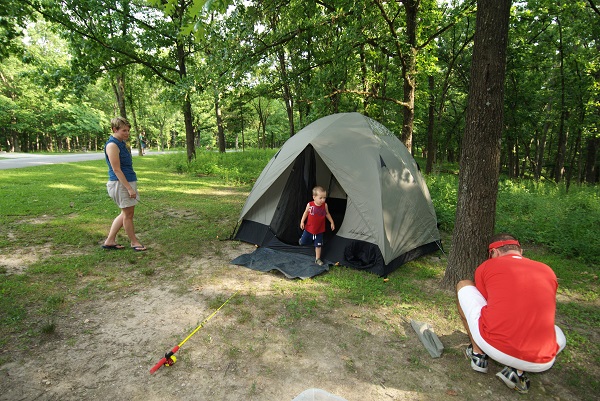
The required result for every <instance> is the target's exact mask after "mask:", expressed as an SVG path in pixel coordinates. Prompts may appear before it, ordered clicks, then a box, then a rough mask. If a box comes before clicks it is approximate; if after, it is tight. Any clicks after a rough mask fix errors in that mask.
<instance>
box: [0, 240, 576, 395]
mask: <svg viewBox="0 0 600 401" xmlns="http://www.w3.org/2000/svg"><path fill="white" fill-rule="evenodd" d="M229 244H231V245H224V246H223V248H222V250H221V251H219V252H218V253H216V254H207V255H205V257H204V258H203V259H200V260H190V261H189V266H186V272H185V273H186V274H185V275H186V277H188V279H187V280H184V281H173V280H152V281H151V282H152V283H154V284H151V285H133V286H132V287H131V288H129V289H124V290H119V291H116V292H110V293H106V294H104V295H102V296H101V297H100V298H99V299H94V300H93V301H88V302H84V303H81V304H78V305H76V306H74V307H72V308H71V309H70V311H69V313H68V314H64V315H62V316H59V318H57V320H56V330H55V332H54V333H53V334H51V335H46V336H43V337H41V339H40V341H39V342H38V343H36V344H35V345H34V346H33V347H31V348H29V349H25V350H20V349H4V350H2V357H3V361H5V363H4V364H3V365H2V366H1V367H0V399H1V400H96V399H102V400H105V399H113V400H144V401H152V400H164V399H170V400H185V401H187V400H231V401H239V400H262V401H270V400H272V401H280V400H281V401H287V400H292V399H293V398H294V397H296V396H297V395H298V394H300V393H301V392H302V391H304V390H306V389H308V388H320V389H324V390H326V391H328V392H330V393H332V394H336V395H338V396H340V397H343V398H345V399H347V400H349V401H382V400H449V399H450V400H452V399H457V400H469V399H473V400H475V399H477V400H479V399H486V400H506V399H510V398H515V399H516V398H518V397H519V396H518V395H516V394H515V393H514V392H512V391H511V390H509V389H507V388H506V387H505V386H504V385H503V384H502V383H501V382H500V381H499V380H497V379H496V378H495V377H494V373H495V372H496V371H497V370H499V369H500V368H501V367H499V366H494V365H493V366H491V369H490V373H489V374H487V375H483V374H480V373H476V372H474V371H472V370H471V369H470V368H469V364H468V361H467V360H466V359H465V357H464V356H463V350H464V347H465V346H466V345H467V337H466V335H465V334H464V332H463V331H462V330H461V328H460V327H459V326H457V325H456V323H452V322H450V321H448V320H444V319H436V320H433V319H434V318H433V317H432V316H430V315H428V314H427V311H420V312H418V314H417V312H415V315H414V316H411V313H412V312H407V314H406V315H405V316H402V317H400V316H399V315H398V313H392V310H390V309H389V308H385V307H368V306H356V305H352V304H343V305H341V306H340V307H339V308H334V309H319V311H318V312H316V313H309V312H308V311H306V310H294V305H295V304H294V302H293V301H294V299H293V294H292V292H291V291H290V290H289V288H290V285H293V284H297V282H293V281H290V280H287V279H285V278H284V277H283V276H282V275H280V274H271V273H268V274H265V273H260V272H255V271H253V270H249V269H246V268H242V267H237V266H233V265H230V264H229V261H230V260H231V259H233V258H234V257H236V256H238V255H239V254H241V253H246V252H251V251H252V250H253V247H251V246H247V245H240V244H237V243H229ZM399 274H401V273H399ZM393 279H401V276H395V275H394V276H391V278H390V280H393ZM426 288H427V290H426V291H434V288H435V286H434V285H433V284H432V283H427V285H426ZM236 291H237V295H236V296H235V297H234V298H233V299H232V300H231V301H230V302H229V303H228V304H227V305H226V306H225V307H223V308H222V309H221V310H220V311H219V312H218V313H217V315H215V316H214V317H213V318H212V319H211V320H209V321H208V322H207V323H206V324H205V326H204V327H203V328H202V329H201V330H200V331H198V332H197V334H196V335H195V336H193V337H192V338H191V339H190V340H189V341H188V342H186V343H185V344H184V346H183V347H182V348H181V349H180V351H179V352H177V353H176V356H177V362H176V364H175V365H173V366H171V367H162V368H161V369H159V370H158V371H157V372H156V373H155V374H154V375H150V374H149V369H150V368H151V367H152V366H153V365H154V364H155V363H156V362H157V361H158V360H159V359H160V358H161V357H162V356H163V355H164V353H165V352H167V351H169V350H170V349H171V348H172V347H173V346H175V345H176V344H178V343H179V342H180V341H182V340H183V339H184V338H185V337H186V336H187V335H188V334H189V333H191V332H192V330H193V329H194V328H195V327H197V326H198V324H199V323H200V322H202V320H203V319H205V318H206V317H208V316H209V315H210V314H211V313H212V312H214V310H215V309H216V307H218V305H219V304H220V303H222V302H223V301H224V300H225V299H227V298H228V297H229V296H231V295H232V294H234V293H235V292H236ZM323 297H325V295H323ZM325 301H326V299H325V298H323V299H319V303H324V302H325ZM428 316H429V317H428ZM411 318H415V319H416V320H426V321H427V320H428V319H429V321H428V322H429V323H430V324H431V325H432V326H433V327H434V329H435V331H436V333H437V334H438V336H439V338H440V340H441V341H442V343H443V344H444V347H445V350H444V354H443V355H442V357H441V358H438V359H433V358H431V357H430V356H429V354H428V353H427V352H426V351H425V349H424V348H423V346H422V345H421V343H420V342H419V340H418V337H417V336H416V334H415V333H414V331H413V330H412V328H411V327H410V325H409V324H408V323H407V322H408V320H409V319H411ZM9 346H10V345H9ZM531 376H532V390H531V391H530V394H528V395H527V396H524V397H523V399H527V400H548V399H554V400H578V399H579V398H578V397H577V396H576V395H574V394H572V393H571V392H570V391H569V390H568V389H567V388H565V387H563V386H561V384H560V380H559V378H558V373H557V372H555V371H553V370H550V371H549V372H546V373H543V374H537V375H531Z"/></svg>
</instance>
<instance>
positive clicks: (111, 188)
mask: <svg viewBox="0 0 600 401" xmlns="http://www.w3.org/2000/svg"><path fill="white" fill-rule="evenodd" d="M110 125H111V128H112V132H113V134H112V135H111V136H110V137H109V138H108V141H107V142H106V145H105V146H104V155H105V158H106V164H107V165H108V182H107V183H106V188H107V189H108V195H109V196H110V197H111V199H112V200H114V201H115V203H116V204H117V206H119V208H121V214H119V215H118V216H117V217H116V218H115V219H114V220H113V222H112V225H111V227H110V231H109V233H108V237H107V238H106V240H105V241H104V245H102V248H104V249H123V248H125V247H124V246H123V245H120V244H118V243H117V233H118V232H119V230H120V229H121V227H123V228H124V229H125V233H126V234H127V236H128V237H129V241H130V245H131V249H133V250H134V251H136V252H142V251H145V250H146V247H145V246H144V245H142V244H141V243H140V241H139V240H138V239H137V237H136V235H135V228H134V225H133V214H134V210H135V205H137V203H138V200H139V196H138V193H137V176H136V174H135V171H133V160H132V157H131V153H130V152H129V149H127V145H126V142H127V139H129V131H130V129H131V124H129V121H127V120H126V119H125V118H123V117H116V118H113V119H112V120H111V122H110Z"/></svg>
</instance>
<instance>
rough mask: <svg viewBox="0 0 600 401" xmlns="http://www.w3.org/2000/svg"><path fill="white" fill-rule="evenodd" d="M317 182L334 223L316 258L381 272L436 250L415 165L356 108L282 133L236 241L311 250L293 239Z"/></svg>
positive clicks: (433, 222) (433, 221) (432, 219)
mask: <svg viewBox="0 0 600 401" xmlns="http://www.w3.org/2000/svg"><path fill="white" fill-rule="evenodd" d="M315 185H321V186H322V187H324V188H325V189H326V190H327V204H328V206H329V211H330V213H331V215H332V217H333V219H334V221H335V225H336V229H335V231H333V232H331V231H330V227H329V225H328V224H326V226H327V230H328V231H326V233H325V236H324V239H325V243H324V245H323V250H322V259H324V260H326V261H330V262H334V263H335V262H339V263H340V264H341V265H343V266H348V267H353V268H357V269H364V270H367V271H369V272H372V273H375V274H378V275H379V276H386V275H387V274H389V273H391V272H392V271H394V270H395V269H396V268H398V267H399V266H400V265H402V264H403V263H406V262H408V261H410V260H413V259H415V258H418V257H420V256H422V255H425V254H428V253H431V252H434V251H436V250H437V249H441V242H440V234H439V231H438V228H437V218H436V214H435V210H434V208H433V204H432V202H431V197H430V195H429V190H428V189H427V186H426V184H425V181H424V180H423V177H422V176H421V173H420V171H419V168H418V166H417V163H416V162H415V160H414V159H413V157H412V156H411V154H410V152H409V151H408V150H407V149H406V147H405V146H404V144H402V142H401V141H400V140H399V139H398V138H397V137H396V136H394V135H393V134H392V133H391V132H390V131H389V130H388V129H387V128H386V127H384V126H383V125H382V124H380V123H378V122H377V121H375V120H373V119H371V118H369V117H366V116H364V115H362V114H360V113H339V114H333V115H330V116H327V117H323V118H321V119H319V120H317V121H315V122H313V123H311V124H310V125H308V126H306V127H305V128H304V129H302V130H301V131H299V132H298V133H297V134H296V135H294V136H293V137H291V138H290V139H288V140H287V141H286V142H285V144H284V145H283V146H282V147H281V149H280V150H279V152H277V154H276V155H275V156H273V158H272V159H271V160H270V161H269V163H268V164H267V166H266V167H265V168H264V170H263V171H262V173H261V174H260V176H259V177H258V179H257V181H256V183H255V184H254V187H253V188H252V191H251V192H250V194H249V196H248V198H247V200H246V203H245V204H244V207H243V209H242V212H241V214H240V217H239V221H238V224H239V226H238V229H237V232H236V233H235V236H234V239H237V240H240V241H244V242H248V243H252V244H255V245H258V246H262V247H268V248H272V249H275V250H280V251H281V250H283V251H286V252H295V253H304V254H307V255H314V249H313V248H311V247H302V246H299V245H298V239H299V238H300V235H301V234H302V231H301V230H300V218H301V216H302V213H303V212H304V209H305V207H306V204H307V202H308V201H310V200H312V188H313V187H314V186H315ZM240 222H241V223H240Z"/></svg>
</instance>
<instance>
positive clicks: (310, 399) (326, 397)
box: [292, 388, 347, 401]
mask: <svg viewBox="0 0 600 401" xmlns="http://www.w3.org/2000/svg"><path fill="white" fill-rule="evenodd" d="M292 401H347V400H346V399H344V398H342V397H338V396H337V395H333V394H330V393H328V392H327V391H325V390H321V389H318V388H309V389H308V390H304V391H303V392H302V393H300V394H299V395H298V396H297V397H296V398H294V399H293V400H292Z"/></svg>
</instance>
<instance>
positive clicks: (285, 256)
mask: <svg viewBox="0 0 600 401" xmlns="http://www.w3.org/2000/svg"><path fill="white" fill-rule="evenodd" d="M323 262H324V264H323V266H319V265H317V264H316V263H315V258H314V256H308V255H303V254H298V253H289V252H283V251H277V250H274V249H270V248H264V247H260V248H257V249H256V250H255V251H254V252H252V253H246V254H243V255H240V256H238V257H237V258H235V259H233V260H232V261H231V264H234V265H238V266H244V267H247V268H249V269H252V270H258V271H261V272H270V271H271V270H279V271H280V272H281V273H283V274H284V275H285V276H286V277H287V278H301V279H306V278H310V277H314V276H317V275H319V274H321V273H324V272H326V271H328V270H329V264H330V263H328V262H327V261H326V260H324V261H323Z"/></svg>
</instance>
